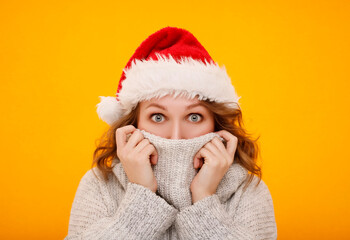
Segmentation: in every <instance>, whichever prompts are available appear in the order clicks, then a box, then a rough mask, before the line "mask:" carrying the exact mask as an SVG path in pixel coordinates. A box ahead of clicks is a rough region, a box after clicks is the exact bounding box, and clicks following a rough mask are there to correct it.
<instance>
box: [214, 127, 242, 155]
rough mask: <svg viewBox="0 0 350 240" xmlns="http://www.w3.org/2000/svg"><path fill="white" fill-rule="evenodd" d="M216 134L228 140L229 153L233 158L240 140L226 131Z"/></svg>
mask: <svg viewBox="0 0 350 240" xmlns="http://www.w3.org/2000/svg"><path fill="white" fill-rule="evenodd" d="M216 133H217V134H219V135H220V137H222V138H224V139H225V140H226V142H227V143H226V149H227V152H228V153H229V154H230V156H232V157H233V156H234V155H235V152H236V149H237V143H238V138H237V137H236V136H234V135H232V134H231V133H229V132H228V131H226V130H221V131H218V132H216Z"/></svg>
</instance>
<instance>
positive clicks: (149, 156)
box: [116, 125, 158, 192]
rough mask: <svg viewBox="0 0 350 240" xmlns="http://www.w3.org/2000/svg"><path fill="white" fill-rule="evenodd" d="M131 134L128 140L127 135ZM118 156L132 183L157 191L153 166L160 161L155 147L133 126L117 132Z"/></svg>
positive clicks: (119, 129) (122, 128)
mask: <svg viewBox="0 0 350 240" xmlns="http://www.w3.org/2000/svg"><path fill="white" fill-rule="evenodd" d="M130 133H131V136H130V138H129V139H128V140H127V135H128V134H130ZM116 143H117V156H118V158H119V159H120V161H121V163H122V166H123V168H124V171H125V173H126V175H127V176H128V179H129V181H130V182H133V183H137V184H140V185H142V186H144V187H147V188H149V189H151V190H152V191H153V192H156V191H157V180H156V178H155V176H154V173H153V170H152V166H151V164H154V165H155V164H156V163H157V161H158V153H157V150H156V149H155V147H154V146H153V145H152V144H151V143H150V142H149V140H148V139H145V138H144V137H143V134H142V133H141V132H140V131H139V130H138V129H136V128H135V127H134V126H132V125H127V126H124V127H121V128H118V129H117V130H116Z"/></svg>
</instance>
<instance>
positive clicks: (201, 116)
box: [150, 113, 203, 123]
mask: <svg viewBox="0 0 350 240" xmlns="http://www.w3.org/2000/svg"><path fill="white" fill-rule="evenodd" d="M192 114H196V115H199V117H200V120H199V121H198V122H201V121H202V120H203V115H202V114H200V113H190V114H188V115H189V116H191V115H192ZM154 115H162V116H163V117H164V115H163V114H162V113H152V114H151V115H150V119H151V120H153V119H152V117H153V116H154ZM154 122H155V121H154ZM198 122H194V123H198ZM155 123H159V122H155Z"/></svg>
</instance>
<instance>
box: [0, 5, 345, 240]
mask: <svg viewBox="0 0 350 240" xmlns="http://www.w3.org/2000/svg"><path fill="white" fill-rule="evenodd" d="M129 2H130V3H127V1H123V2H118V1H64V0H63V1H1V3H0V18H1V19H0V36H1V37H0V57H1V58H0V61H1V63H0V79H1V118H0V121H1V144H0V145H1V169H2V170H1V179H0V184H1V185H0V187H1V192H2V193H1V203H0V204H1V219H0V226H1V233H0V239H63V238H64V237H65V236H66V234H67V231H68V221H69V215H70V210H71V204H72V202H73V199H74V194H75V192H76V189H77V187H78V184H79V181H80V179H81V177H82V176H83V174H84V173H85V172H86V171H87V170H89V169H90V164H91V161H92V154H93V151H94V147H95V140H96V139H97V138H98V137H100V136H101V134H102V132H103V131H105V130H106V129H107V124H105V123H104V122H102V121H101V120H99V119H98V116H97V113H96V104H97V103H98V102H99V98H98V96H114V94H115V92H116V89H117V85H118V80H119V77H120V75H121V73H122V69H123V67H124V66H125V64H126V63H127V61H128V59H129V58H130V57H131V55H132V54H133V52H134V51H135V49H136V48H137V47H138V46H139V44H140V43H141V42H142V41H143V40H144V39H145V38H146V37H147V36H148V35H150V34H152V33H153V32H155V31H156V30H159V29H160V28H162V27H165V26H176V27H182V28H185V29H187V30H189V31H191V32H192V33H193V34H194V35H195V36H196V37H197V38H198V40H199V41H200V42H201V43H202V44H203V45H204V47H205V48H206V49H207V50H208V51H209V53H210V54H211V56H212V57H213V59H214V60H215V61H217V62H218V63H219V64H220V65H225V67H226V69H227V71H228V74H229V75H230V76H231V79H232V83H233V84H234V86H235V88H236V90H237V93H238V94H239V95H240V96H242V98H241V99H240V102H241V103H242V110H243V120H244V121H245V125H246V128H247V129H248V131H250V132H251V133H254V134H255V136H258V135H260V136H261V137H260V146H261V153H262V155H261V162H262V167H263V180H264V181H265V182H266V183H267V185H268V187H269V189H270V192H271V195H272V197H273V201H274V207H275V215H276V221H277V227H278V238H279V239H318V240H320V239H346V238H348V235H349V234H350V230H349V229H350V228H349V226H350V224H349V223H350V220H349V214H350V209H349V207H348V205H349V202H350V201H349V200H350V194H349V191H348V190H349V185H350V184H349V183H350V180H349V176H348V175H349V173H348V169H349V167H350V163H349V160H350V152H349V134H350V131H349V130H350V128H349V113H350V111H349V110H350V109H349V108H350V107H349V106H350V104H349V103H350V100H349V87H350V84H349V75H350V74H349V73H350V71H349V56H350V55H349V52H350V51H349V46H350V44H349V42H350V37H349V35H350V31H349V30H350V29H349V26H350V24H349V23H350V22H349V20H350V17H349V16H350V15H349V12H350V1H345V0H344V1H339V0H338V1H321V0H317V1H301V0H297V1H295V0H293V1H292V0H291V1H212V2H206V1H203V0H201V1H188V0H186V1H177V2H176V3H174V2H169V3H166V1H129Z"/></svg>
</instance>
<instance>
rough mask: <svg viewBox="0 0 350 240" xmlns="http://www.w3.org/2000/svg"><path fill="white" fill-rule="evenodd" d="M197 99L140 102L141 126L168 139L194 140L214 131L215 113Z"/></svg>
mask: <svg viewBox="0 0 350 240" xmlns="http://www.w3.org/2000/svg"><path fill="white" fill-rule="evenodd" d="M200 103H201V101H200V100H198V99H197V98H195V99H187V98H186V97H183V96H177V97H176V98H174V97H173V96H172V95H167V96H164V97H162V98H159V99H156V98H153V99H150V100H148V101H142V102H140V112H139V116H138V121H137V128H138V129H140V130H145V131H147V132H150V133H153V134H155V135H158V136H160V137H163V138H168V139H190V138H194V137H199V136H201V135H204V134H207V133H210V132H214V116H213V114H212V112H211V111H210V110H208V109H207V108H206V107H204V106H202V105H200Z"/></svg>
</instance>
